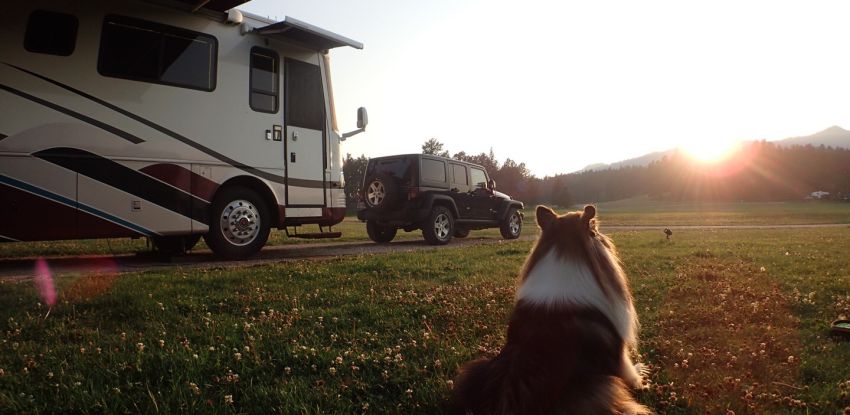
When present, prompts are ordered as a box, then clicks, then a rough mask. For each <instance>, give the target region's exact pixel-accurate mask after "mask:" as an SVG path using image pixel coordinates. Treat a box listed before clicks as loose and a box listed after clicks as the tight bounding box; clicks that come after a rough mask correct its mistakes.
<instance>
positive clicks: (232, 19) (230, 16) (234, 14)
mask: <svg viewBox="0 0 850 415" xmlns="http://www.w3.org/2000/svg"><path fill="white" fill-rule="evenodd" d="M227 23H230V24H240V23H242V12H240V11H239V10H236V9H230V10H228V11H227Z"/></svg>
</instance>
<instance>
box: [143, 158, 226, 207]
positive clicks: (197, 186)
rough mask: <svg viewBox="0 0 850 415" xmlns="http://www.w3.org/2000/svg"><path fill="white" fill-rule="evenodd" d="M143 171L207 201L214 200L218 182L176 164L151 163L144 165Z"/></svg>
mask: <svg viewBox="0 0 850 415" xmlns="http://www.w3.org/2000/svg"><path fill="white" fill-rule="evenodd" d="M141 172H142V173H145V174H147V175H148V176H151V177H153V178H155V179H157V180H160V181H163V182H165V183H168V184H170V185H172V186H174V187H176V188H178V189H180V190H182V191H184V192H186V193H191V194H192V195H194V196H196V197H199V198H201V199H204V200H206V201H207V202H211V201H212V199H213V196H214V195H215V191H216V190H217V189H218V183H216V182H214V181H212V180H210V179H207V178H206V177H204V176H201V175H199V174H196V173H193V172H192V171H191V170H189V169H187V168H185V167H181V166H178V165H176V164H166V163H160V164H151V165H150V166H145V167H143V168H142V169H141Z"/></svg>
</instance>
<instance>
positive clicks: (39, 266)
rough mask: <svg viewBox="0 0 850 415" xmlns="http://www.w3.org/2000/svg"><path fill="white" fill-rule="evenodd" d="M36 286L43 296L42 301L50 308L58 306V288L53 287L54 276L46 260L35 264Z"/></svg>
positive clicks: (40, 260) (42, 259)
mask: <svg viewBox="0 0 850 415" xmlns="http://www.w3.org/2000/svg"><path fill="white" fill-rule="evenodd" d="M35 285H36V286H37V287H38V292H39V293H40V294H41V299H42V301H44V303H45V304H47V305H48V306H53V305H54V304H56V288H54V287H53V275H51V273H50V267H48V266H47V261H45V260H44V258H39V259H38V260H37V261H36V262H35Z"/></svg>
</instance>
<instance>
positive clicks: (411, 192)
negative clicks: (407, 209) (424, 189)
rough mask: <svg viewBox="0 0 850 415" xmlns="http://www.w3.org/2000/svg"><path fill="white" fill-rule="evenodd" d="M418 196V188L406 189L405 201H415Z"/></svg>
mask: <svg viewBox="0 0 850 415" xmlns="http://www.w3.org/2000/svg"><path fill="white" fill-rule="evenodd" d="M418 196H419V188H418V187H408V188H407V200H413V199H416V198H417V197H418Z"/></svg>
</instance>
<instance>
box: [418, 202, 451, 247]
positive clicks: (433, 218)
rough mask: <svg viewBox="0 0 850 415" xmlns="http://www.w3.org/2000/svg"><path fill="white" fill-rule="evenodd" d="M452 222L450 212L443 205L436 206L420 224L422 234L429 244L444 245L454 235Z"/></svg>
mask: <svg viewBox="0 0 850 415" xmlns="http://www.w3.org/2000/svg"><path fill="white" fill-rule="evenodd" d="M454 222H455V220H454V217H452V212H450V211H449V210H448V209H446V208H445V207H443V206H436V207H434V209H433V210H431V214H430V215H428V219H427V220H426V221H425V224H424V225H423V226H422V236H423V237H424V238H425V240H426V241H428V243H429V244H431V245H445V244H447V243H449V241H451V240H452V236H453V235H454V225H455V223H454Z"/></svg>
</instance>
